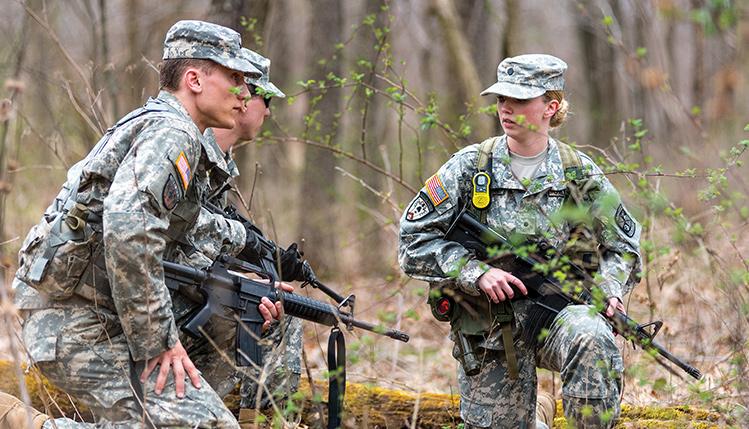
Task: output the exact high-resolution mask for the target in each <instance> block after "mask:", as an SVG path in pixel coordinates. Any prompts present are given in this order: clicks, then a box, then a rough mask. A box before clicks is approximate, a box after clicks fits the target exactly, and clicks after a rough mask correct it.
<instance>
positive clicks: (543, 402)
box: [536, 392, 557, 428]
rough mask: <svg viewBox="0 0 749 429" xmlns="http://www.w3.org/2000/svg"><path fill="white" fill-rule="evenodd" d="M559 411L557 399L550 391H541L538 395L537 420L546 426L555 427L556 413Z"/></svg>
mask: <svg viewBox="0 0 749 429" xmlns="http://www.w3.org/2000/svg"><path fill="white" fill-rule="evenodd" d="M556 413H557V401H555V400H554V397H553V396H552V395H551V394H550V393H546V392H541V393H539V394H538V396H537V397H536V420H538V421H540V422H543V423H545V424H546V426H548V427H550V428H552V427H554V415H555V414H556Z"/></svg>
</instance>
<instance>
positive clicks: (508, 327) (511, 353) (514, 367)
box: [502, 323, 520, 380]
mask: <svg viewBox="0 0 749 429" xmlns="http://www.w3.org/2000/svg"><path fill="white" fill-rule="evenodd" d="M502 342H503V343H504V345H505V357H507V370H508V371H509V372H510V380H517V379H518V377H519V373H520V370H519V368H518V358H517V356H516V355H515V344H514V342H513V341H512V323H503V324H502Z"/></svg>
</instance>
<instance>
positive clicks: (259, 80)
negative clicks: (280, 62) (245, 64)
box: [242, 48, 286, 98]
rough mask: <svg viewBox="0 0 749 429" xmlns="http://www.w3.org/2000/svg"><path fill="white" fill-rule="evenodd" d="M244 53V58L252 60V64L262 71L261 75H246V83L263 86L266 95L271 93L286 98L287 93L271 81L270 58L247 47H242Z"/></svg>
mask: <svg viewBox="0 0 749 429" xmlns="http://www.w3.org/2000/svg"><path fill="white" fill-rule="evenodd" d="M242 54H243V55H244V58H245V59H247V60H248V61H249V62H250V64H252V65H253V66H255V67H256V68H257V69H258V70H260V73H262V74H261V75H260V77H251V76H247V75H245V77H244V81H245V83H247V85H255V86H256V87H258V88H261V89H262V90H263V92H264V94H266V95H271V96H273V97H278V98H286V94H284V93H283V92H281V90H280V89H278V87H277V86H276V85H273V84H272V83H271V82H270V60H269V59H267V58H265V57H264V56H262V55H260V54H258V53H257V52H253V51H251V50H249V49H246V48H242Z"/></svg>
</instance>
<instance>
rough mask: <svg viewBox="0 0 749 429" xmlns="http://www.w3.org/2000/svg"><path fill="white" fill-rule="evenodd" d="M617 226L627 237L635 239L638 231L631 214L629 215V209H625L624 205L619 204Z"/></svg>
mask: <svg viewBox="0 0 749 429" xmlns="http://www.w3.org/2000/svg"><path fill="white" fill-rule="evenodd" d="M616 224H617V225H618V226H619V228H620V229H621V230H622V232H623V233H624V234H626V235H627V237H629V238H632V237H634V235H635V230H636V228H635V221H634V220H633V219H632V217H631V216H630V215H629V213H627V209H625V208H624V206H623V205H622V204H619V207H617V209H616Z"/></svg>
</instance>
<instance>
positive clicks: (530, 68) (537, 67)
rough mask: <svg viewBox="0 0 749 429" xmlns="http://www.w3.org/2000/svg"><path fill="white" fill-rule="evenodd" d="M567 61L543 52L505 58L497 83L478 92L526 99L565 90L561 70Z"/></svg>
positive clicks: (565, 66)
mask: <svg viewBox="0 0 749 429" xmlns="http://www.w3.org/2000/svg"><path fill="white" fill-rule="evenodd" d="M565 70H567V63H565V62H564V61H562V60H560V59H559V58H557V57H553V56H551V55H544V54H528V55H519V56H517V57H510V58H505V59H504V60H502V62H501V63H499V67H497V83H495V84H494V85H492V86H490V87H489V88H487V89H485V90H484V91H483V92H482V93H481V95H487V94H496V95H504V96H505V97H511V98H517V99H519V100H527V99H529V98H535V97H538V96H539V95H542V94H544V93H546V91H555V90H559V91H561V90H563V89H564V78H563V77H562V73H563V72H564V71H565Z"/></svg>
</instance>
